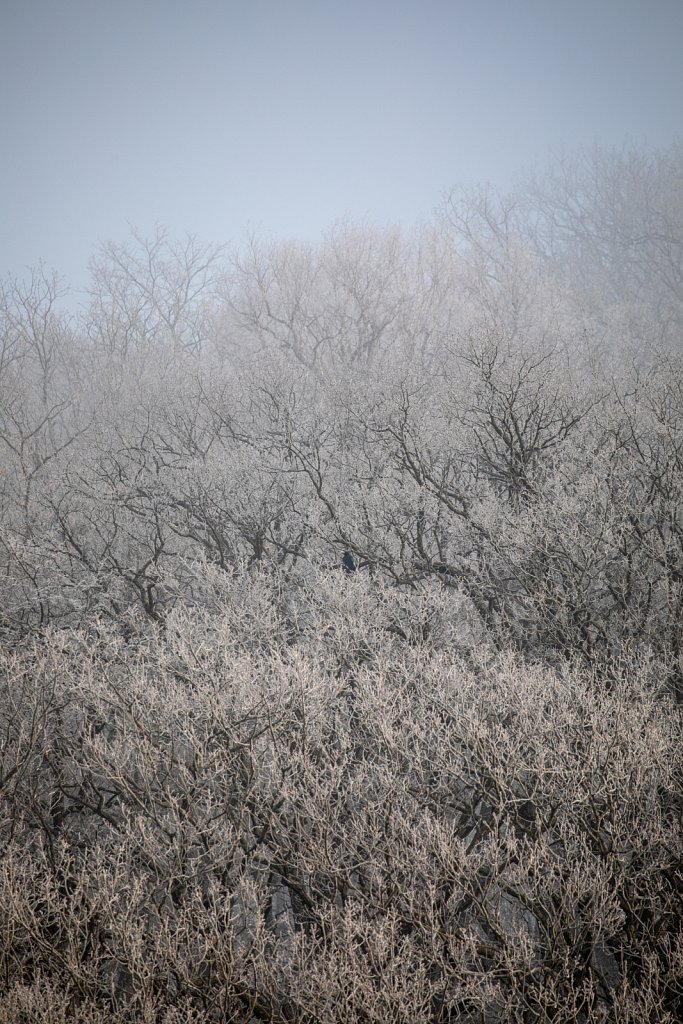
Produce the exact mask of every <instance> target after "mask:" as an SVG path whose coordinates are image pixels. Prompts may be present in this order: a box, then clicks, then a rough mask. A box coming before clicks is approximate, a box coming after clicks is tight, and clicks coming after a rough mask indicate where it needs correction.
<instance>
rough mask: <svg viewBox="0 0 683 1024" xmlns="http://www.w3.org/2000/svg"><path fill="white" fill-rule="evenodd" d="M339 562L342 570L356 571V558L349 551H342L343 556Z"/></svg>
mask: <svg viewBox="0 0 683 1024" xmlns="http://www.w3.org/2000/svg"><path fill="white" fill-rule="evenodd" d="M341 564H342V569H343V570H344V572H355V571H356V559H355V558H354V557H353V555H352V554H351V552H350V551H345V552H344V557H343V558H342V562H341Z"/></svg>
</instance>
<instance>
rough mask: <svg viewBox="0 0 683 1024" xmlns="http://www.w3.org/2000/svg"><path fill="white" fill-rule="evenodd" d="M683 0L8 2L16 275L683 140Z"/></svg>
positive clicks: (7, 184) (371, 210)
mask: <svg viewBox="0 0 683 1024" xmlns="http://www.w3.org/2000/svg"><path fill="white" fill-rule="evenodd" d="M682 52H683V0H364V2H359V0H343V2H342V0H279V2H278V0H183V2H176V0H0V111H1V112H0V121H1V124H2V155H1V159H0V276H4V275H5V274H7V273H12V274H14V275H18V276H23V274H24V272H25V268H26V267H27V266H29V265H33V264H35V263H37V261H38V260H40V259H43V260H44V261H45V262H46V264H47V265H48V266H50V267H54V268H56V269H58V270H59V271H60V272H62V273H64V275H65V276H66V277H67V278H68V280H69V282H70V283H72V284H73V285H75V286H77V287H82V286H83V285H84V284H85V282H86V280H87V270H86V268H87V262H88V258H89V256H90V255H91V254H92V252H93V251H94V249H95V247H96V246H97V243H98V241H100V240H104V239H109V238H112V239H116V240H123V239H124V238H125V236H126V235H127V233H128V225H129V224H130V225H133V226H135V227H137V228H138V229H140V230H141V231H142V232H143V233H148V232H151V230H152V229H153V226H154V224H155V222H158V223H160V224H163V225H165V226H167V227H168V228H169V230H170V232H171V234H172V235H174V236H176V235H180V234H182V233H183V232H184V231H186V230H187V231H190V232H192V233H196V234H197V235H198V236H199V237H200V238H202V239H205V240H207V241H220V242H223V241H225V242H239V241H240V240H241V238H242V237H243V236H244V234H245V232H246V231H247V230H248V229H249V228H255V229H256V230H257V231H260V232H262V233H264V234H267V235H274V236H278V237H279V236H294V237H300V238H315V237H316V236H317V235H318V233H319V232H320V231H321V230H322V229H324V228H326V227H328V226H329V225H330V224H331V223H332V222H333V221H334V220H335V219H337V218H338V217H340V216H344V215H350V216H352V217H369V218H370V219H372V220H374V221H378V222H380V223H384V222H387V221H391V222H395V221H402V222H404V223H406V224H411V223H413V222H414V221H415V220H416V219H419V218H420V217H422V216H424V215H428V214H429V213H430V211H431V210H432V209H433V208H434V207H435V206H436V205H437V204H438V202H439V200H440V197H441V195H442V193H443V192H444V191H445V190H446V189H448V187H449V186H451V185H454V184H456V183H459V182H462V183H472V182H474V181H477V180H489V181H491V182H493V183H494V184H499V185H503V186H504V185H505V184H506V183H508V182H509V181H510V179H511V176H512V175H513V173H514V172H515V171H516V170H518V169H520V168H521V167H524V166H526V165H530V164H532V163H536V162H538V161H541V162H543V161H545V159H546V157H547V156H548V153H549V151H550V150H553V149H555V150H557V149H558V148H560V147H562V146H564V147H565V148H567V149H573V148H575V147H577V146H579V145H582V144H585V143H590V142H592V141H594V140H596V139H597V140H599V141H602V142H605V143H615V144H619V143H622V142H624V141H631V142H635V143H638V144H645V145H648V146H654V147H656V146H661V145H666V144H668V143H669V142H670V141H672V140H673V139H674V138H677V137H680V136H681V135H683V113H682V111H683V60H682V58H681V53H682Z"/></svg>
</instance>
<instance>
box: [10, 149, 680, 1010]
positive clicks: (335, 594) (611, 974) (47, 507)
mask: <svg viewBox="0 0 683 1024" xmlns="http://www.w3.org/2000/svg"><path fill="white" fill-rule="evenodd" d="M90 274H91V277H90V287H89V291H88V293H87V296H86V297H85V299H84V300H83V301H82V302H81V303H80V304H79V306H78V308H75V307H73V306H71V307H70V306H69V305H68V296H67V295H66V291H67V285H66V283H65V282H63V281H62V279H61V278H60V277H59V275H58V274H57V273H56V272H53V271H52V270H50V269H48V268H46V267H44V266H42V265H37V266H36V268H35V269H34V270H33V271H31V272H30V273H28V274H27V276H26V277H25V278H23V279H15V278H7V279H6V280H4V281H2V282H0V1024H17V1022H26V1024H29V1022H38V1024H66V1022H72V1021H73V1022H77V1024H96V1022H97V1024H105V1022H106V1024H123V1022H128V1021H140V1022H143V1024H152V1022H158V1024H186V1022H187V1024H208V1022H214V1021H230V1022H232V1021H234V1022H243V1024H256V1022H259V1021H269V1022H278V1024H280V1022H281V1024H285V1022H293V1024H333V1022H348V1024H394V1022H396V1024H421V1022H425V1024H446V1022H459V1024H513V1022H514V1024H532V1022H533V1024H545V1022H553V1024H563V1022H565V1024H597V1022H607V1021H610V1022H611V1021H614V1022H619V1024H636V1022H637V1024H675V1022H676V1021H680V1020H681V1019H683V923H682V922H683V742H682V740H683V144H681V143H677V144H675V145H672V146H671V147H669V148H668V149H666V150H659V151H654V152H652V151H643V150H638V149H634V148H630V147H627V146H625V147H623V148H621V149H605V148H601V147H599V146H595V147H593V148H591V149H586V150H583V151H581V152H577V153H575V154H570V155H567V156H564V157H562V158H558V159H557V160H556V161H555V162H554V163H552V164H551V165H550V166H548V167H547V168H546V169H545V170H539V171H538V172H536V173H534V174H529V175H527V176H526V177H524V178H523V179H520V180H519V181H518V183H517V185H516V186H515V188H514V190H512V191H511V192H509V193H506V194H503V193H502V192H500V191H496V190H494V189H492V188H490V187H480V188H477V189H464V188H462V189H460V188H455V189H453V190H452V191H451V192H450V193H449V194H448V195H447V196H444V198H443V201H442V202H441V204H440V206H439V208H438V209H437V210H436V211H435V213H434V216H433V217H432V219H431V220H430V221H429V222H427V223H424V224H421V225H419V226H416V227H414V228H412V229H410V230H408V229H405V228H399V227H391V226H378V225H374V224H372V223H369V222H363V223H356V222H352V221H350V220H343V221H340V222H338V223H336V224H335V225H333V226H332V227H331V228H330V229H329V231H328V232H327V233H325V235H324V236H323V237H322V238H321V239H320V240H318V241H317V242H303V241H295V240H294V241H289V242H285V241H282V240H277V239H275V240H273V239H268V238H267V237H261V236H252V237H250V238H249V239H248V240H247V241H246V242H245V243H244V244H242V245H240V246H234V247H230V246H227V245H226V246H224V247H219V246H216V245H212V244H208V243H204V242H202V241H201V240H199V239H197V238H195V237H193V236H190V235H188V236H186V237H184V238H180V239H176V238H172V237H170V236H169V234H168V233H167V232H166V231H165V230H164V229H163V228H162V227H159V228H157V229H156V231H155V232H153V233H152V235H151V237H148V236H146V235H144V234H142V233H140V232H137V231H132V232H131V234H130V236H129V237H128V238H126V239H124V240H122V241H111V242H105V243H102V244H101V246H100V247H99V249H98V250H97V251H96V252H95V253H94V254H93V256H92V260H91V265H90Z"/></svg>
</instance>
